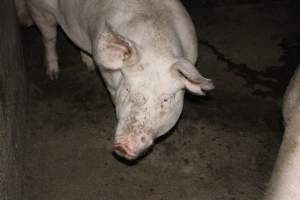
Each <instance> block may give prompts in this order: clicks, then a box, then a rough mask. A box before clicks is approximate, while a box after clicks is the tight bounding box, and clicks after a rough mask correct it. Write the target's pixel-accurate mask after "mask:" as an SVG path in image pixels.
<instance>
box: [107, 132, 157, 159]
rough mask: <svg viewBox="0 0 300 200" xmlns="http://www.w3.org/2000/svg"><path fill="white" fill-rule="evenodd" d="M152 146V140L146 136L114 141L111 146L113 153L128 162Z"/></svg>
mask: <svg viewBox="0 0 300 200" xmlns="http://www.w3.org/2000/svg"><path fill="white" fill-rule="evenodd" d="M152 144H153V139H151V138H149V137H148V138H147V137H146V136H141V137H137V136H135V137H134V136H131V137H128V138H122V139H116V140H115V143H114V144H113V146H112V149H113V151H114V152H115V153H116V154H117V155H119V156H121V157H124V158H126V159H128V160H134V159H136V158H138V157H139V156H140V155H141V154H142V153H144V152H145V151H146V150H147V149H148V148H149V147H150V146H151V145H152Z"/></svg>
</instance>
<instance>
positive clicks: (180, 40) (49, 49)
mask: <svg viewBox="0 0 300 200" xmlns="http://www.w3.org/2000/svg"><path fill="white" fill-rule="evenodd" d="M27 3H28V8H29V10H30V13H31V16H32V19H33V20H34V22H35V23H36V25H37V26H38V28H39V30H40V31H41V33H42V36H43V41H44V45H45V50H46V60H47V73H48V75H49V76H50V78H51V79H55V78H57V76H58V72H59V66H58V63H57V54H56V49H55V43H56V26H57V24H59V25H60V27H61V28H62V29H63V30H64V32H65V33H66V34H67V35H68V36H69V38H70V39H71V40H72V41H73V42H74V43H75V44H76V45H77V46H78V47H79V48H80V49H82V52H81V56H82V60H83V62H85V63H86V65H87V66H88V68H89V69H93V68H94V63H95V64H96V65H97V67H98V68H99V70H100V72H101V74H102V76H103V79H104V81H105V83H106V86H107V88H108V90H109V92H110V94H111V96H112V99H113V102H114V105H115V107H116V114H117V119H118V125H117V128H116V133H115V139H114V144H113V149H114V150H115V152H116V153H117V154H119V155H121V156H123V157H125V158H127V159H136V158H137V157H138V156H139V155H140V154H141V153H142V152H144V151H145V150H146V149H148V148H149V147H150V146H151V145H152V144H153V141H154V139H155V138H157V137H159V136H161V135H163V134H165V133H166V132H167V131H168V130H170V129H171V128H172V127H173V126H174V124H175V123H176V122H177V120H178V118H179V116H180V114H181V111H182V107H183V99H184V91H185V89H187V90H189V91H191V92H193V93H195V94H199V95H203V94H204V91H206V90H211V89H213V87H214V86H213V83H212V81H211V80H210V79H206V78H204V77H203V76H202V75H201V74H200V73H199V72H198V71H197V70H196V68H195V67H194V64H195V62H196V59H197V39H196V34H195V29H194V26H193V23H192V21H191V19H190V17H189V15H188V13H187V12H186V10H185V9H184V7H183V6H182V4H181V2H180V1H179V0H27Z"/></svg>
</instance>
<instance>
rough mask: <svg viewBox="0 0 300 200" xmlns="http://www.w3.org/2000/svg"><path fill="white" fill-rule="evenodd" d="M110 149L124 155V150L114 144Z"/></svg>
mask: <svg viewBox="0 0 300 200" xmlns="http://www.w3.org/2000/svg"><path fill="white" fill-rule="evenodd" d="M112 148H113V150H114V151H116V152H119V153H121V154H126V150H125V149H124V148H123V147H122V146H121V145H120V144H114V145H113V147H112Z"/></svg>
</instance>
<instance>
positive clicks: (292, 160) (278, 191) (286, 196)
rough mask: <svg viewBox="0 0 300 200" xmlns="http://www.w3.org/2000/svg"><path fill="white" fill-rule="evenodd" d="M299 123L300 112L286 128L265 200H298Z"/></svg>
mask: <svg viewBox="0 0 300 200" xmlns="http://www.w3.org/2000/svg"><path fill="white" fill-rule="evenodd" d="M297 111H300V109H297ZM299 122H300V112H298V113H296V114H295V115H294V116H293V117H292V118H291V120H290V121H289V122H288V124H287V126H286V131H285V136H284V139H283V142H282V145H281V147H280V152H279V156H278V159H277V161H276V165H275V169H274V172H273V175H272V179H271V183H270V187H269V190H268V191H267V195H266V198H265V200H297V199H300V190H299V188H300V131H299V128H300V123H299Z"/></svg>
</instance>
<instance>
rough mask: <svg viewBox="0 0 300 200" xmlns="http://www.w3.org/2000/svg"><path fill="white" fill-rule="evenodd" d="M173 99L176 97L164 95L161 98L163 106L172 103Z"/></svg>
mask: <svg viewBox="0 0 300 200" xmlns="http://www.w3.org/2000/svg"><path fill="white" fill-rule="evenodd" d="M172 99H174V95H173V94H164V95H162V97H161V102H162V103H163V104H165V103H168V102H170V101H171V100H172Z"/></svg>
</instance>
